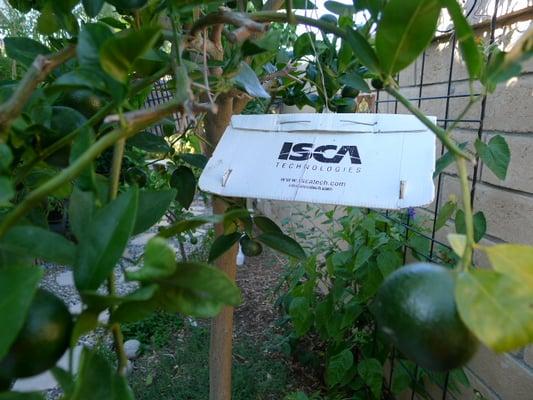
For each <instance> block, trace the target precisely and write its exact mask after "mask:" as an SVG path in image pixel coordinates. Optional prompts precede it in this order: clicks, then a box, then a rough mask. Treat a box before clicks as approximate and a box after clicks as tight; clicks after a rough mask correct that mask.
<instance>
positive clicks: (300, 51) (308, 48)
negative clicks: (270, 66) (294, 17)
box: [293, 32, 316, 58]
mask: <svg viewBox="0 0 533 400" xmlns="http://www.w3.org/2000/svg"><path fill="white" fill-rule="evenodd" d="M315 42H316V36H315V34H314V33H312V32H305V33H304V34H302V35H300V36H298V39H296V41H295V42H294V45H293V54H294V57H295V58H301V57H303V56H306V55H314V54H315V50H314V48H313V43H315Z"/></svg>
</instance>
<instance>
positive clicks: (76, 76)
mask: <svg viewBox="0 0 533 400" xmlns="http://www.w3.org/2000/svg"><path fill="white" fill-rule="evenodd" d="M79 88H89V89H92V90H98V91H102V92H104V91H106V89H107V86H106V82H105V80H104V76H103V74H102V72H101V71H100V70H99V69H95V68H91V67H88V68H87V67H83V66H82V67H80V68H78V69H75V70H74V71H70V72H67V73H66V74H63V75H61V76H60V77H59V78H57V79H56V80H55V81H54V83H53V84H52V85H51V86H50V87H49V89H48V90H49V92H52V91H53V92H54V93H55V91H58V92H64V91H65V90H70V89H79Z"/></svg>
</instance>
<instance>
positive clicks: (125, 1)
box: [107, 0, 148, 11]
mask: <svg viewBox="0 0 533 400" xmlns="http://www.w3.org/2000/svg"><path fill="white" fill-rule="evenodd" d="M107 2H108V3H109V4H113V5H114V6H115V7H117V8H118V9H121V10H128V11H129V10H136V9H138V8H141V7H144V6H145V5H146V3H147V2H148V0H107Z"/></svg>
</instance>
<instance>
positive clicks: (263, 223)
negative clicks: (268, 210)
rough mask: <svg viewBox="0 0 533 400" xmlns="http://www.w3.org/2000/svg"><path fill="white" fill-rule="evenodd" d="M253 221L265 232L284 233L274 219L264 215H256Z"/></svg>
mask: <svg viewBox="0 0 533 400" xmlns="http://www.w3.org/2000/svg"><path fill="white" fill-rule="evenodd" d="M253 221H254V224H255V225H256V226H257V227H258V228H259V229H261V231H262V232H264V233H283V232H282V231H281V228H280V227H279V226H278V225H277V224H276V223H275V222H274V221H272V220H271V219H270V218H268V217H265V216H264V215H256V216H254V218H253Z"/></svg>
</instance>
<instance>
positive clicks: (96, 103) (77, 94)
mask: <svg viewBox="0 0 533 400" xmlns="http://www.w3.org/2000/svg"><path fill="white" fill-rule="evenodd" d="M61 104H63V105H65V106H67V107H70V108H73V109H75V110H77V111H79V112H80V113H82V114H83V115H84V116H86V117H87V118H91V117H92V116H93V115H94V114H96V113H97V112H98V111H100V109H101V108H102V107H104V106H105V104H106V101H105V100H104V98H103V97H102V96H99V95H98V94H96V93H94V92H93V91H91V90H89V89H77V90H73V91H70V92H67V93H65V95H64V96H63V99H62V100H61Z"/></svg>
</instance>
